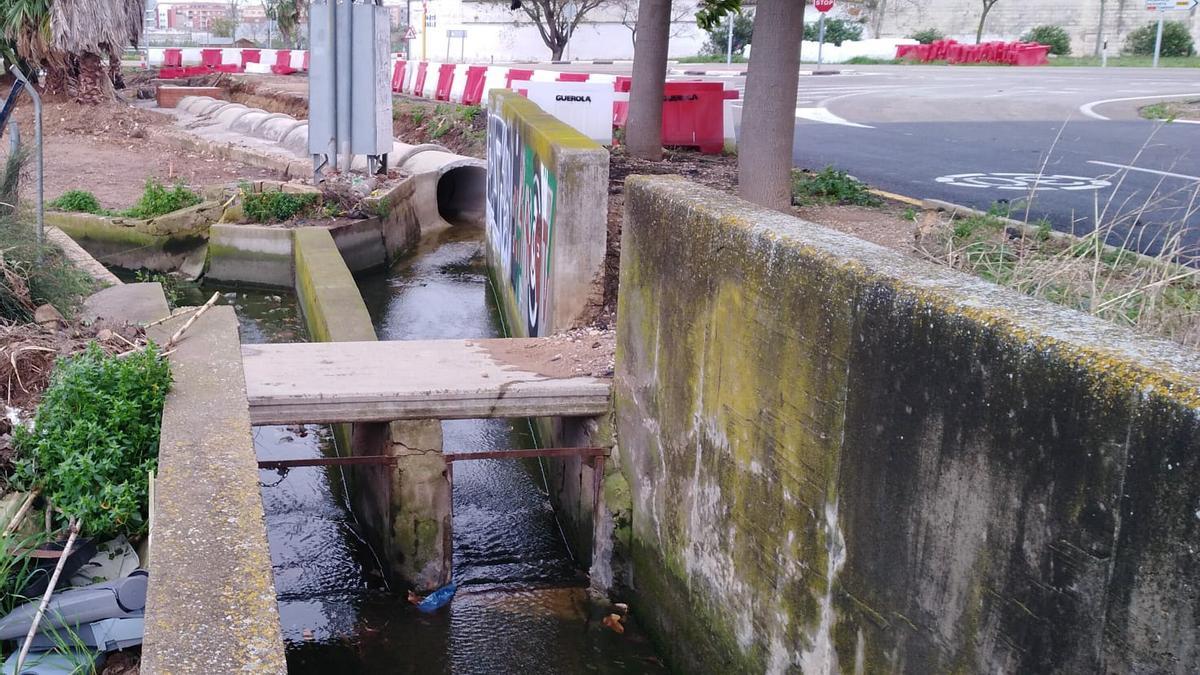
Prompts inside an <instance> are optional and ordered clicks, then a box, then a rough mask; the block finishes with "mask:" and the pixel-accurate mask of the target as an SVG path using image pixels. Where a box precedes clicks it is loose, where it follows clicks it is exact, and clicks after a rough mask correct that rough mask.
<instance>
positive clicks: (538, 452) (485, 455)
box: [442, 448, 610, 463]
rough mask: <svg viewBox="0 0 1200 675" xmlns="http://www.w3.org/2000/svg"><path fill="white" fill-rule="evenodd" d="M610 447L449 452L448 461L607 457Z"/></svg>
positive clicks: (446, 455)
mask: <svg viewBox="0 0 1200 675" xmlns="http://www.w3.org/2000/svg"><path fill="white" fill-rule="evenodd" d="M609 452H610V450H609V449H608V448H536V449H533V450H488V451H485V452H447V453H444V454H443V455H442V456H443V457H444V458H445V459H446V462H447V463H451V462H464V461H470V460H473V459H525V458H527V457H587V458H592V457H607V456H608V455H609Z"/></svg>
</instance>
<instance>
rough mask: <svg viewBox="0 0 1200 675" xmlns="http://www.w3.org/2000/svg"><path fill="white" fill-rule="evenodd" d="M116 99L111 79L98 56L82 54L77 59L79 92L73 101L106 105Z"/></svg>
mask: <svg viewBox="0 0 1200 675" xmlns="http://www.w3.org/2000/svg"><path fill="white" fill-rule="evenodd" d="M116 98H117V93H116V91H114V90H113V83H112V79H110V78H109V76H108V69H107V68H105V67H104V62H103V61H102V60H101V58H100V55H99V54H93V53H91V52H87V53H84V54H83V55H81V56H80V57H79V90H78V91H77V92H75V100H76V101H77V102H79V103H107V102H109V101H113V100H115V99H116Z"/></svg>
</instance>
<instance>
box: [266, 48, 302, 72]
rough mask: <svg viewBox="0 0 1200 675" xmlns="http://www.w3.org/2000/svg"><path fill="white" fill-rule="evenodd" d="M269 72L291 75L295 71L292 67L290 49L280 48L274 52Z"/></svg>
mask: <svg viewBox="0 0 1200 675" xmlns="http://www.w3.org/2000/svg"><path fill="white" fill-rule="evenodd" d="M271 72H272V73H275V74H276V75H291V74H292V73H294V72H296V69H295V68H293V67H292V50H290V49H280V50H279V51H277V52H275V64H274V65H272V66H271Z"/></svg>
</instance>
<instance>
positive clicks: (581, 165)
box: [486, 91, 608, 337]
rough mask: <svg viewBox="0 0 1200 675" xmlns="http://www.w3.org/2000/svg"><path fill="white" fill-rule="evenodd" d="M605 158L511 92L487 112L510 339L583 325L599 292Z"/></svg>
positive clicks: (498, 269)
mask: <svg viewBox="0 0 1200 675" xmlns="http://www.w3.org/2000/svg"><path fill="white" fill-rule="evenodd" d="M607 216H608V152H607V151H606V150H605V149H604V148H602V147H601V146H599V145H598V144H596V143H595V142H594V141H592V140H590V139H588V138H587V137H586V136H583V135H582V134H580V133H579V132H577V131H575V130H574V129H572V128H571V127H569V126H567V125H565V124H563V123H562V122H560V121H558V120H557V119H555V118H554V117H552V116H550V115H548V114H546V113H545V112H543V111H542V110H541V109H540V108H538V107H537V106H536V105H535V104H533V103H532V102H530V101H529V100H528V99H526V98H525V97H523V96H519V95H517V94H515V93H513V92H511V91H493V92H491V101H490V104H489V107H488V177H487V216H486V222H487V252H488V266H489V268H490V269H491V272H492V275H493V278H494V279H495V280H496V284H495V285H496V288H497V292H498V294H499V296H500V298H501V300H502V303H503V304H504V306H505V310H506V314H507V315H508V316H509V317H511V318H513V321H512V324H511V326H510V332H511V333H512V334H513V335H514V336H519V337H536V336H539V335H549V334H551V333H553V332H555V331H558V330H562V329H565V328H570V327H572V326H575V325H578V324H579V323H580V321H581V320H582V319H583V317H584V315H585V314H586V312H587V311H588V309H589V308H590V307H592V306H593V305H595V304H598V302H599V299H600V296H601V295H602V292H603V288H602V285H601V284H602V279H603V273H604V249H605V242H606V236H607V235H606V232H607V229H606V223H607Z"/></svg>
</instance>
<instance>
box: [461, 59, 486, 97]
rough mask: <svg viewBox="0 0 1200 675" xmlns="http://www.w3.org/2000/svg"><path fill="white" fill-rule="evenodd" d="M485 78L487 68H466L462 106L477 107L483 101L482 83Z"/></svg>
mask: <svg viewBox="0 0 1200 675" xmlns="http://www.w3.org/2000/svg"><path fill="white" fill-rule="evenodd" d="M486 76H487V66H470V67H468V68H467V83H466V85H465V86H464V87H463V100H462V102H463V105H479V103H480V101H482V100H483V81H484V78H485V77H486Z"/></svg>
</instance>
